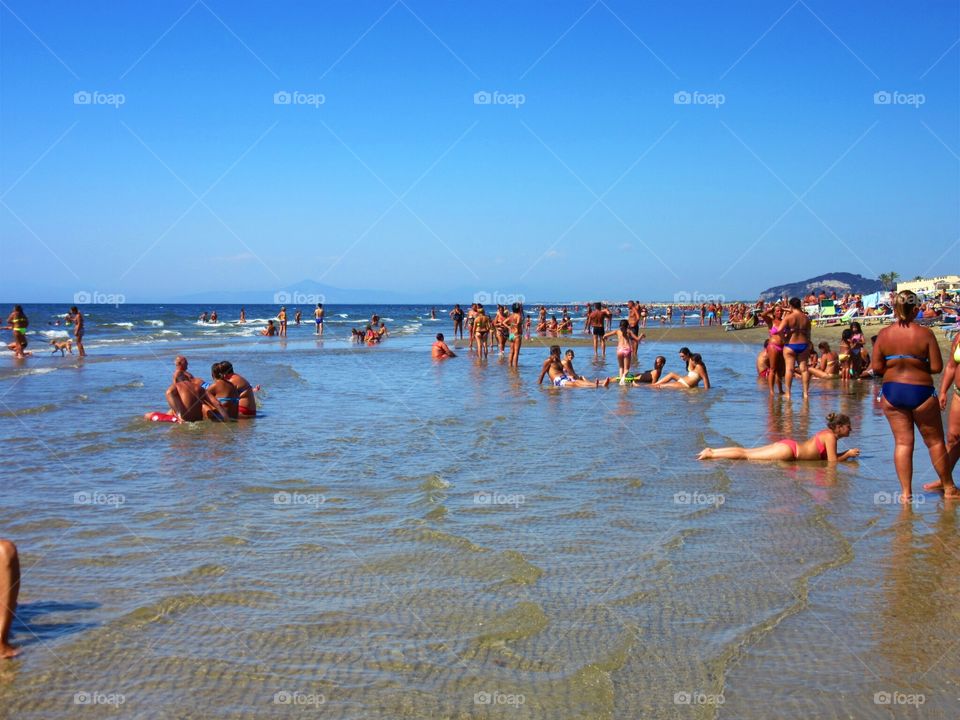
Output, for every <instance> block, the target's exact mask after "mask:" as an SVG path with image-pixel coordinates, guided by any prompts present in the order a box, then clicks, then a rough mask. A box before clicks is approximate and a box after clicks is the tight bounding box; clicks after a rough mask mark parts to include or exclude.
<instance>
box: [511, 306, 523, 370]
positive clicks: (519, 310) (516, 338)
mask: <svg viewBox="0 0 960 720" xmlns="http://www.w3.org/2000/svg"><path fill="white" fill-rule="evenodd" d="M511 309H512V311H513V312H511V313H510V315H509V317H507V331H508V333H509V334H508V335H507V339H508V340H509V341H510V362H509V366H510V367H519V366H520V346H521V345H522V344H523V324H524V320H525V319H526V318H524V313H523V305H521V304H520V303H514V304H513V307H512V308H511Z"/></svg>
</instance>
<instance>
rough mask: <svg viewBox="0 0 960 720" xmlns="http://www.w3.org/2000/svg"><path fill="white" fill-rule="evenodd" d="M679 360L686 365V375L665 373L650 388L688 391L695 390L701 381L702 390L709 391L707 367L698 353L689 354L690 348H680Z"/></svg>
mask: <svg viewBox="0 0 960 720" xmlns="http://www.w3.org/2000/svg"><path fill="white" fill-rule="evenodd" d="M680 359H681V360H683V361H684V362H685V363H686V364H687V374H686V375H678V374H677V373H667V374H666V375H664V376H663V377H662V378H660V379H659V380H658V381H657V382H655V383H654V384H653V385H652V386H651V387H655V388H668V389H670V390H689V389H690V388H695V387H696V386H697V385H699V384H700V380H701V379H702V380H703V389H704V390H709V389H710V376H709V375H707V366H706V365H705V364H704V363H703V358H702V357H701V356H700V353H691V352H690V348H686V347H683V348H680Z"/></svg>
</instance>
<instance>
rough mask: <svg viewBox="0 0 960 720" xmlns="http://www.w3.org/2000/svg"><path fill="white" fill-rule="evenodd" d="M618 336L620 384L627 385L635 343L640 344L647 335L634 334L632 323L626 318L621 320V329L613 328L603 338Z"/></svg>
mask: <svg viewBox="0 0 960 720" xmlns="http://www.w3.org/2000/svg"><path fill="white" fill-rule="evenodd" d="M614 335H616V336H617V365H619V366H620V384H621V385H626V384H627V381H626V379H625V378H626V377H627V372H629V370H630V363H631V360H630V358H631V357H632V356H633V348H634V346H635V345H639V344H640V341H641V340H642V339H643V338H644V337H645V336H644V334H643V333H641V334H640V336H639V337H638V336H637V335H635V334H634V332H633V330H631V329H630V323H629V322H627V321H626V320H621V321H620V329H619V330H612V331H610V332H608V333H606V334H605V335H604V336H603V339H604V340H606V339H607V338H609V337H613V336H614Z"/></svg>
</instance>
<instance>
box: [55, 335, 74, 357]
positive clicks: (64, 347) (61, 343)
mask: <svg viewBox="0 0 960 720" xmlns="http://www.w3.org/2000/svg"><path fill="white" fill-rule="evenodd" d="M50 344H51V345H53V350H52V351H51V353H50V354H51V355H54V354H56V352H57V350H59V351H60V357H64V355H65V353H64V351H66V352H68V353H70V354H71V355H73V340H70V339H67V340H57V339H56V338H54V339H53V340H51V341H50Z"/></svg>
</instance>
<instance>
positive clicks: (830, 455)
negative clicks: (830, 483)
mask: <svg viewBox="0 0 960 720" xmlns="http://www.w3.org/2000/svg"><path fill="white" fill-rule="evenodd" d="M849 435H850V418H849V417H847V416H846V415H842V414H840V413H830V414H829V415H827V427H826V428H825V429H824V430H821V431H820V432H818V433H817V434H816V435H814V436H813V437H811V438H809V439H807V440H804V441H802V442H799V443H798V442H797V441H796V440H793V439H791V438H786V439H784V440H778V441H777V442H775V443H771V444H770V445H764V446H762V447H754V448H742V447H725V448H704V450H703V451H702V452H701V453H700V454H699V455H698V456H697V458H698V459H699V460H711V459H714V460H717V459H726V460H798V461H807V460H826V461H827V462H831V463H834V462H842V461H843V460H850V459H852V458H855V457H857V456H858V455H859V454H860V450H859V449H858V448H850V449H849V450H845V451H844V452H842V453H841V452H838V451H837V441H838V440H839V439H840V438H845V437H847V436H849Z"/></svg>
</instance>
